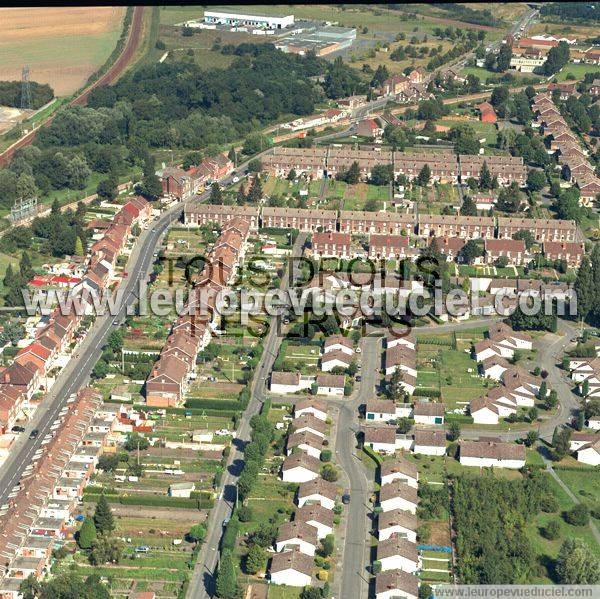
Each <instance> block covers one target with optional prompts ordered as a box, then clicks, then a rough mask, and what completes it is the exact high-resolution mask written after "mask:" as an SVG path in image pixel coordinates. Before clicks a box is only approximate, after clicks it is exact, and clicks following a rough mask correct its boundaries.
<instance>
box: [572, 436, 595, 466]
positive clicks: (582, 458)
mask: <svg viewBox="0 0 600 599" xmlns="http://www.w3.org/2000/svg"><path fill="white" fill-rule="evenodd" d="M599 437H600V435H599ZM577 461H578V462H581V463H583V464H589V465H590V466H600V438H599V439H598V440H597V441H595V442H594V443H588V444H587V445H583V446H582V447H580V448H579V449H578V450H577Z"/></svg>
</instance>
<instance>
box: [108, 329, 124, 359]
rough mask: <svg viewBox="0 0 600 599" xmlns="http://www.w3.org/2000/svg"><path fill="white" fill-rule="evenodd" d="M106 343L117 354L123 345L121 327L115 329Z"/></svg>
mask: <svg viewBox="0 0 600 599" xmlns="http://www.w3.org/2000/svg"><path fill="white" fill-rule="evenodd" d="M106 345H107V346H108V347H110V349H111V351H112V352H113V353H114V354H116V353H118V352H120V351H121V349H122V347H123V332H122V330H121V329H113V330H112V331H111V332H110V335H109V336H108V339H107V340H106Z"/></svg>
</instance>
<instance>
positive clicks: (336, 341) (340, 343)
mask: <svg viewBox="0 0 600 599" xmlns="http://www.w3.org/2000/svg"><path fill="white" fill-rule="evenodd" d="M335 351H341V352H344V353H345V354H347V355H349V356H353V355H354V344H353V343H352V341H351V340H350V339H348V337H344V335H331V337H327V339H326V340H325V343H324V345H323V353H324V354H328V353H329V352H335Z"/></svg>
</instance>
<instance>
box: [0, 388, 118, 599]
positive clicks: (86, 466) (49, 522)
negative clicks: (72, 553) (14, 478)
mask: <svg viewBox="0 0 600 599" xmlns="http://www.w3.org/2000/svg"><path fill="white" fill-rule="evenodd" d="M69 401H70V402H71V403H70V405H69V410H68V412H67V413H66V415H65V418H64V421H63V423H62V426H61V427H60V429H59V430H58V431H57V434H56V436H55V437H54V438H53V439H52V440H51V441H50V442H49V443H48V444H47V445H45V448H44V449H43V454H42V455H41V457H40V459H39V460H38V461H37V462H33V466H32V470H31V472H30V473H29V474H28V475H26V476H25V477H24V478H22V479H21V483H20V489H19V491H18V493H17V495H16V496H15V497H14V498H13V499H11V500H9V504H8V506H7V508H5V512H4V513H3V514H2V515H1V516H0V597H3V599H17V598H18V597H22V594H21V593H20V591H19V587H20V585H21V583H22V582H23V580H25V579H26V578H27V577H29V576H30V575H33V576H34V577H36V578H38V579H39V578H42V577H43V576H45V575H46V574H47V573H48V572H49V571H50V567H51V565H52V551H53V549H54V548H55V546H56V544H57V543H59V544H60V543H62V541H64V539H65V538H67V536H68V533H69V531H70V530H71V529H73V528H74V527H75V520H74V516H75V512H76V510H77V505H78V501H80V500H81V498H82V497H83V490H84V488H85V486H86V485H87V484H88V482H89V481H90V478H91V476H92V474H93V472H94V470H95V467H96V464H97V462H98V458H99V457H100V455H101V453H102V451H103V448H104V447H106V446H108V445H109V444H111V435H112V434H113V430H114V429H115V423H116V422H117V413H118V410H119V406H117V405H113V406H110V405H109V406H104V405H103V404H102V395H101V394H100V393H99V392H97V391H94V390H93V389H90V388H86V389H82V390H81V391H80V392H79V393H77V395H76V396H72V398H71V399H70V400H69Z"/></svg>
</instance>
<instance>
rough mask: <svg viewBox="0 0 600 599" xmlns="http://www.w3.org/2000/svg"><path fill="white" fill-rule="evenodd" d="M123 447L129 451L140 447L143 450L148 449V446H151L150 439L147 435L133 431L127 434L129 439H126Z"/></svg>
mask: <svg viewBox="0 0 600 599" xmlns="http://www.w3.org/2000/svg"><path fill="white" fill-rule="evenodd" d="M123 447H124V448H125V449H126V450H127V451H136V450H138V449H139V450H142V451H143V450H144V449H148V447H150V441H148V439H146V437H143V436H142V435H140V434H139V433H135V432H133V433H129V434H128V435H127V439H125V443H124V444H123Z"/></svg>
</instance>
